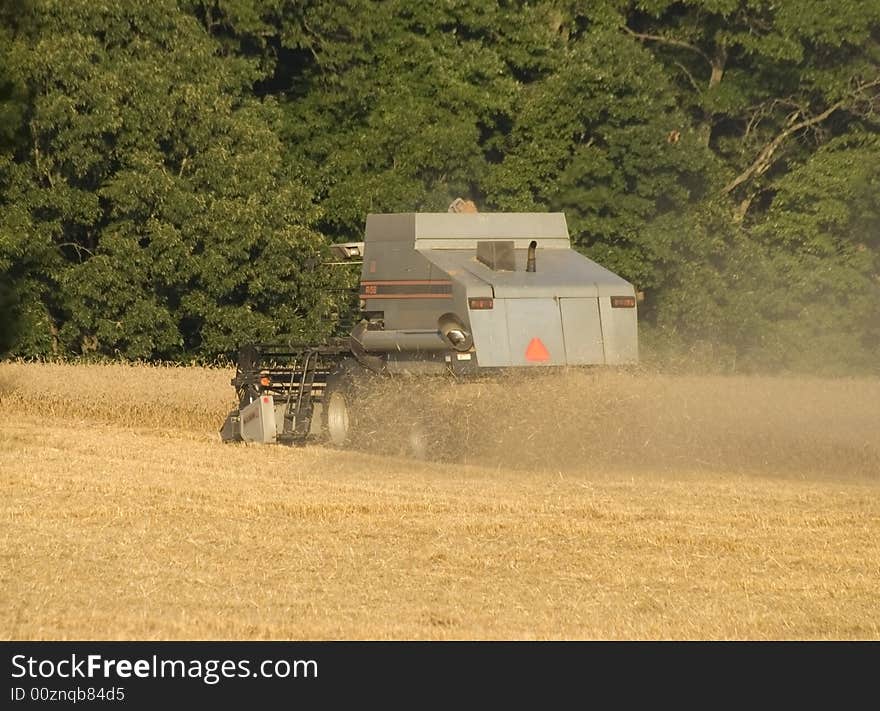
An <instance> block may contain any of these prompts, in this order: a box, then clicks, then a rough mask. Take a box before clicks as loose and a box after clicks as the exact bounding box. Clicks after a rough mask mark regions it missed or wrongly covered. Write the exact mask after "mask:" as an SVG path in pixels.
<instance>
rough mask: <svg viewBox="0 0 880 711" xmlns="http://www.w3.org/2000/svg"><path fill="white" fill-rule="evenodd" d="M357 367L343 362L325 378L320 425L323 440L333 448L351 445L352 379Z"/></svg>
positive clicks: (352, 425) (352, 422) (352, 420)
mask: <svg viewBox="0 0 880 711" xmlns="http://www.w3.org/2000/svg"><path fill="white" fill-rule="evenodd" d="M356 367H357V365H356V364H354V365H352V364H351V363H349V362H348V361H344V362H343V363H341V364H340V366H339V367H338V368H337V369H336V370H335V371H334V372H333V373H331V374H330V376H329V377H328V378H327V386H326V388H325V390H324V404H323V408H322V415H321V419H322V422H321V425H322V429H323V433H324V439H325V440H326V441H327V443H328V444H330V445H331V446H333V447H346V446H348V445H350V444H351V443H352V440H353V432H354V424H355V414H354V408H353V407H352V404H353V399H354V389H355V387H354V379H355V373H354V370H355V369H356Z"/></svg>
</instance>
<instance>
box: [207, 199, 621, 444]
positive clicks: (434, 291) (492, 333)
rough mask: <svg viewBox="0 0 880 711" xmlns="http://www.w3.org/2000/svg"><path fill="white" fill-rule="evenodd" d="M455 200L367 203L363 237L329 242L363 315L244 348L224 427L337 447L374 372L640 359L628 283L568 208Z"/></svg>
mask: <svg viewBox="0 0 880 711" xmlns="http://www.w3.org/2000/svg"><path fill="white" fill-rule="evenodd" d="M462 204H463V203H462V201H460V200H457V201H456V202H454V203H453V204H452V205H451V206H450V211H449V212H447V213H402V214H377V215H369V216H368V217H367V226H366V234H365V241H364V242H354V243H347V244H337V245H334V247H333V248H334V252H335V253H336V254H337V255H339V256H340V257H341V258H344V259H347V260H362V261H363V266H362V270H361V279H360V322H359V323H358V324H357V325H356V326H355V327H354V329H353V330H352V331H351V334H350V335H349V336H348V338H343V339H335V340H332V341H328V342H326V343H322V344H319V345H317V344H316V345H310V346H303V347H296V348H291V347H289V346H287V347H283V346H269V345H254V346H247V347H245V348H242V349H241V350H240V352H239V356H238V370H237V373H236V376H235V378H234V379H233V381H232V384H233V385H234V386H235V389H236V392H237V395H238V401H239V402H238V407H236V408H235V409H234V410H232V411H231V412H230V413H229V415H228V416H227V418H226V422H225V423H224V424H223V427H222V429H221V431H220V434H221V437H222V439H223V440H224V441H226V442H241V441H244V442H263V443H270V442H277V443H282V444H299V443H304V442H305V441H307V440H309V439H313V440H317V441H326V442H329V443H330V444H332V445H334V446H344V445H346V444H348V443H350V442H352V440H353V439H356V437H357V427H356V426H355V425H356V420H357V416H356V407H355V405H356V401H355V398H356V397H357V390H358V388H357V385H358V384H359V383H360V382H362V381H366V380H369V379H370V378H376V377H378V376H394V375H407V376H411V377H418V376H424V375H430V374H443V373H447V374H450V373H451V374H454V375H456V376H468V375H474V374H479V373H486V372H499V371H501V370H503V369H511V368H518V369H521V368H547V367H553V366H592V365H625V364H630V363H634V362H636V360H637V358H638V336H637V319H636V293H635V290H634V289H633V286H632V284H630V283H629V282H627V281H625V280H624V279H622V278H620V277H619V276H617V275H616V274H613V273H612V272H610V271H608V270H607V269H605V268H604V267H602V266H600V265H599V264H596V263H595V262H593V261H591V260H590V259H587V258H586V257H584V256H583V255H581V254H579V253H578V252H576V251H574V250H573V249H572V248H571V243H570V240H569V235H568V228H567V225H566V221H565V216H564V215H563V214H562V213H477V212H476V211H474V210H467V209H465V210H464V211H462V210H461V209H460V207H461V205H462ZM411 446H412V449H413V453H416V454H421V453H422V452H421V451H420V445H418V444H415V443H413V444H412V445H411Z"/></svg>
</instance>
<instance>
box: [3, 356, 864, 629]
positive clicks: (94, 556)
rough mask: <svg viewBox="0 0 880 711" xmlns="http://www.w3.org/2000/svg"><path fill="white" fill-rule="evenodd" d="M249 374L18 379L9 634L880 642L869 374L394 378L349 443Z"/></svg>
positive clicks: (113, 369)
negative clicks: (268, 399) (250, 413)
mask: <svg viewBox="0 0 880 711" xmlns="http://www.w3.org/2000/svg"><path fill="white" fill-rule="evenodd" d="M231 375H232V373H231V371H229V370H224V369H209V368H194V367H187V368H160V367H150V366H137V365H59V364H23V363H2V364H0V415H2V418H3V419H2V426H0V487H2V497H0V521H2V524H0V526H2V527H0V540H2V547H0V551H2V559H3V563H2V566H0V599H2V603H3V604H2V608H0V616H2V627H0V629H2V636H3V638H4V639H22V640H23V639H235V640H238V639H676V640H677V639H872V640H876V639H880V381H878V380H876V379H861V380H856V379H854V380H822V379H808V378H781V377H780V378H769V377H768V378H759V377H752V378H748V377H696V376H692V377H685V376H671V375H663V374H658V373H650V372H602V371H595V372H591V371H586V372H584V371H570V372H562V373H553V374H547V375H543V376H542V375H535V376H530V377H523V376H505V377H500V378H496V379H482V380H478V381H473V382H451V381H448V380H443V379H441V380H430V381H420V382H410V381H404V380H395V381H389V382H385V383H381V384H379V385H376V386H374V387H373V388H371V390H370V392H366V393H364V394H363V399H362V402H363V403H364V404H363V408H364V409H363V413H362V417H361V419H360V422H359V441H358V444H357V446H356V448H354V449H350V450H344V451H339V450H334V449H331V448H328V447H324V446H321V445H319V444H314V445H308V446H305V447H298V448H285V447H274V446H257V445H224V444H222V443H221V442H220V441H219V436H218V434H217V430H218V428H219V426H220V424H221V422H222V420H223V417H224V416H225V414H226V412H227V411H228V410H229V408H230V407H231V406H232V405H233V401H234V395H233V392H232V388H231V387H230V385H229V379H230V377H231ZM415 418H418V419H419V420H420V421H422V422H425V423H427V424H428V427H429V437H430V440H431V447H430V452H431V454H430V456H429V458H428V459H427V460H425V461H416V460H414V459H411V458H409V457H407V456H406V455H405V451H404V450H405V442H404V440H405V436H404V434H402V433H404V432H405V431H406V427H407V423H408V422H409V421H411V420H413V419H415Z"/></svg>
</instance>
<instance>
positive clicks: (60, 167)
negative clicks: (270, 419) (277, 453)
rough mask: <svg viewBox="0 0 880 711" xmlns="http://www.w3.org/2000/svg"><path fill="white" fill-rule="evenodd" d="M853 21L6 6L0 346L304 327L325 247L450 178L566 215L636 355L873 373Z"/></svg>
mask: <svg viewBox="0 0 880 711" xmlns="http://www.w3.org/2000/svg"><path fill="white" fill-rule="evenodd" d="M878 40H880V0H866V1H864V2H855V1H854V0H845V1H844V2H838V3H825V2H820V1H819V0H808V1H806V2H805V1H803V0H773V1H772V2H771V1H770V0H675V1H673V0H636V1H632V0H626V1H620V0H601V1H600V2H594V3H573V2H570V1H568V0H538V1H537V2H525V1H524V0H514V1H513V2H503V3H486V2H482V1H480V0H449V1H448V2H442V3H417V2H414V1H413V0H386V1H384V2H376V1H373V0H342V1H340V2H328V1H327V0H305V1H302V2H299V1H298V2H292V1H291V0H180V1H179V2H175V0H157V1H156V2H152V3H142V4H137V3H130V2H126V1H123V0H108V1H107V2H102V3H93V2H87V1H86V0H69V1H65V2H61V1H60V0H8V2H6V3H4V4H3V5H2V6H0V57H2V62H0V195H2V199H3V208H4V209H3V211H2V213H0V312H2V316H3V320H2V322H0V350H5V351H11V352H13V353H15V354H20V355H32V356H33V355H42V356H48V355H76V354H83V353H98V354H103V355H111V356H121V357H128V358H162V359H171V358H185V357H192V356H197V357H202V358H211V357H213V356H214V355H216V354H219V353H224V352H229V351H231V350H233V349H234V348H235V347H236V346H237V345H238V344H239V343H241V342H244V341H247V340H262V339H270V338H271V339H275V338H281V339H290V340H313V339H316V338H320V337H322V336H323V335H325V334H327V333H328V332H329V331H330V329H332V328H333V327H334V324H335V323H336V321H337V320H338V318H339V317H340V316H341V317H344V316H345V313H344V311H345V306H344V303H343V298H342V297H340V296H338V294H339V293H340V291H339V290H340V289H342V287H344V286H346V285H349V286H350V284H348V283H347V282H350V281H352V277H353V274H351V273H348V272H329V271H328V270H322V269H319V268H316V265H317V263H318V262H320V261H321V259H322V256H323V255H324V253H325V252H324V250H325V246H326V243H327V242H328V241H333V240H336V241H341V240H350V239H359V238H360V235H361V233H362V229H363V224H364V219H365V216H366V214H367V213H369V212H379V211H411V210H440V211H443V210H445V209H446V207H447V205H448V204H449V202H451V200H452V199H453V198H455V197H457V196H462V197H466V198H471V199H474V200H475V201H476V202H477V203H478V205H479V206H480V208H481V209H484V210H487V209H505V210H506V209H509V210H562V211H564V212H565V213H566V216H567V218H568V223H569V228H570V231H571V233H572V236H573V239H574V241H575V244H576V245H577V247H578V248H579V249H581V250H582V251H584V252H585V253H586V254H588V255H589V256H590V257H592V258H593V259H595V260H597V261H599V262H600V263H602V264H605V265H607V266H608V267H609V268H611V269H613V270H614V271H616V272H618V273H620V274H622V275H624V276H625V277H627V278H629V279H630V280H632V281H633V282H634V283H636V285H637V287H638V288H639V289H640V290H642V291H644V293H645V301H644V302H643V304H642V305H641V308H640V315H641V319H642V324H643V332H644V333H645V334H646V342H647V343H648V345H649V346H650V347H652V348H654V349H655V351H656V352H658V353H659V352H664V353H685V354H687V353H690V354H694V353H697V352H700V353H704V354H710V355H711V357H713V358H715V359H716V360H718V361H719V362H723V363H724V367H725V368H727V369H731V370H757V369H775V370H808V371H814V372H819V371H821V372H876V371H877V369H878V367H880V366H878V363H880V358H878V356H880V323H878V319H880V291H878V290H880V276H878V275H880V242H878V240H880V237H878V235H880V217H878V215H880V205H878V197H877V196H878V194H880V193H878V182H880V174H878V168H877V166H878V165H880V139H878V136H880V122H878V109H880V41H878ZM328 287H329V289H330V290H329V291H328Z"/></svg>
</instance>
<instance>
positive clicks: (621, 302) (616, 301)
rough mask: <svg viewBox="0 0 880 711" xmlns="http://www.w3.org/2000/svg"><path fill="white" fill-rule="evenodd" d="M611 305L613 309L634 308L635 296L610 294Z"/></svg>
mask: <svg viewBox="0 0 880 711" xmlns="http://www.w3.org/2000/svg"><path fill="white" fill-rule="evenodd" d="M611 307H612V308H614V309H634V308H635V307H636V297H635V296H612V297H611Z"/></svg>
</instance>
